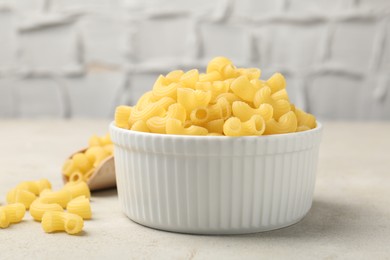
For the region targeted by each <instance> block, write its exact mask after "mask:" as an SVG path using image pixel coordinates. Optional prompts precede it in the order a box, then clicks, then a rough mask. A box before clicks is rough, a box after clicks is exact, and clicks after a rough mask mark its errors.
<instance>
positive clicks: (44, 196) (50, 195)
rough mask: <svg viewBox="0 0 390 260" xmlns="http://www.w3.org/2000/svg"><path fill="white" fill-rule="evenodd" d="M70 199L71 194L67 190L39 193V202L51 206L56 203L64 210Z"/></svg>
mask: <svg viewBox="0 0 390 260" xmlns="http://www.w3.org/2000/svg"><path fill="white" fill-rule="evenodd" d="M71 199H72V193H70V191H69V190H67V189H62V190H59V191H51V190H44V191H42V192H41V195H40V197H39V200H40V201H41V202H42V203H47V204H52V203H57V204H59V205H60V206H61V207H63V208H66V205H67V204H68V202H69V201H70V200H71Z"/></svg>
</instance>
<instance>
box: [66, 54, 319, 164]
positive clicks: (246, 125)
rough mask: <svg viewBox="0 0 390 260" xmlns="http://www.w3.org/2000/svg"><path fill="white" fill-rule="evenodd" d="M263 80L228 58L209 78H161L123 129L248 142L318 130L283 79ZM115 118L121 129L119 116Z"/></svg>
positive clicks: (217, 61)
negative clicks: (254, 137)
mask: <svg viewBox="0 0 390 260" xmlns="http://www.w3.org/2000/svg"><path fill="white" fill-rule="evenodd" d="M260 77H261V70H260V69H258V68H237V67H235V66H234V64H233V63H232V61H231V60H229V59H228V58H226V57H216V58H214V59H212V60H211V61H210V62H209V63H208V65H207V69H206V72H205V73H199V71H198V70H197V69H193V70H189V71H187V72H184V71H182V70H175V71H172V72H170V73H168V74H167V75H165V76H163V75H160V76H159V77H158V78H157V80H156V82H155V83H154V85H153V88H152V90H151V91H148V92H146V93H145V94H144V95H143V96H142V97H141V98H140V99H139V100H138V102H137V103H136V105H135V106H134V107H130V108H127V110H128V111H131V113H130V112H129V113H128V116H127V119H129V120H128V121H127V124H126V123H123V127H121V126H119V127H121V128H124V129H130V130H132V131H141V132H151V133H158V134H178V135H210V136H215V135H220V134H221V135H227V136H242V135H263V134H267V135H269V134H283V133H291V132H298V131H307V130H310V129H313V128H315V127H316V126H317V124H316V118H315V117H314V116H313V115H311V114H309V113H306V112H304V111H303V110H300V109H298V108H295V106H294V105H293V104H291V103H290V99H289V96H288V93H287V90H286V80H285V78H284V76H283V75H282V74H281V73H278V72H277V73H274V74H273V75H272V76H271V77H270V78H268V79H266V80H265V79H261V78H260ZM117 110H118V111H121V110H123V108H122V107H121V106H120V107H118V109H117ZM172 111H174V112H175V113H173V112H172ZM290 112H291V113H290ZM119 114H120V113H119ZM115 118H116V119H115V123H116V125H117V126H118V123H117V121H118V120H117V113H116V114H115ZM123 121H125V120H123ZM69 167H70V168H71V167H72V165H69Z"/></svg>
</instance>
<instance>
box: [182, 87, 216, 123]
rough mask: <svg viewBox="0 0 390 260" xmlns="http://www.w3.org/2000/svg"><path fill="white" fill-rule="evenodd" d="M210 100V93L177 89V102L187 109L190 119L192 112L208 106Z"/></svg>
mask: <svg viewBox="0 0 390 260" xmlns="http://www.w3.org/2000/svg"><path fill="white" fill-rule="evenodd" d="M210 100H211V92H210V91H202V90H193V89H190V88H179V89H177V102H178V103H179V104H181V105H182V106H183V107H184V108H185V109H186V111H187V116H188V117H189V115H190V113H191V112H192V110H194V109H195V108H197V107H202V106H203V107H205V106H207V105H208V104H209V103H210Z"/></svg>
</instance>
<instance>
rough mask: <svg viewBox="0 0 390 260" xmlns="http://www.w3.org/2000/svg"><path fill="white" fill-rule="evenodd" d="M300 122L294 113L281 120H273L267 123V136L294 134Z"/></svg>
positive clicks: (289, 113)
mask: <svg viewBox="0 0 390 260" xmlns="http://www.w3.org/2000/svg"><path fill="white" fill-rule="evenodd" d="M297 126H298V120H297V116H296V115H295V113H294V112H293V111H290V112H287V113H286V114H284V115H283V116H281V117H280V118H279V120H275V119H271V120H269V121H267V123H266V128H265V132H264V134H265V135H270V134H285V133H292V132H295V131H296V130H297Z"/></svg>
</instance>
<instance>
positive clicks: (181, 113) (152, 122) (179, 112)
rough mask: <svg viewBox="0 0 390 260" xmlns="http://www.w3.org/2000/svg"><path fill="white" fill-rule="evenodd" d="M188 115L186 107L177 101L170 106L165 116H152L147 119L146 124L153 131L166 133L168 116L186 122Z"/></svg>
mask: <svg viewBox="0 0 390 260" xmlns="http://www.w3.org/2000/svg"><path fill="white" fill-rule="evenodd" d="M186 117H187V111H186V109H185V108H184V107H183V106H182V105H181V104H179V103H175V104H172V105H170V106H169V108H168V112H167V114H166V116H165V117H158V116H155V117H152V118H149V119H148V121H146V125H147V126H148V128H149V129H150V130H151V131H152V132H153V133H160V134H165V133H166V130H165V127H166V124H167V119H168V118H175V119H178V120H180V121H181V122H184V121H185V120H186Z"/></svg>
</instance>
